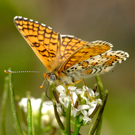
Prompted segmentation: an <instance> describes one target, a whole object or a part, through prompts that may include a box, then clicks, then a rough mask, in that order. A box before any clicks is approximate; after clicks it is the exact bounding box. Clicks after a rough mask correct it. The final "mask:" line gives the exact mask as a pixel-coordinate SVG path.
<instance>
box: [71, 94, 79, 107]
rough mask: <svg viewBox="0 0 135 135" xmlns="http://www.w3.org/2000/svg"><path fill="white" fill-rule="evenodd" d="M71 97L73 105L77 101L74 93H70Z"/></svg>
mask: <svg viewBox="0 0 135 135" xmlns="http://www.w3.org/2000/svg"><path fill="white" fill-rule="evenodd" d="M71 96H72V99H73V102H74V104H75V103H76V101H77V99H78V97H77V95H76V93H75V92H72V93H71Z"/></svg>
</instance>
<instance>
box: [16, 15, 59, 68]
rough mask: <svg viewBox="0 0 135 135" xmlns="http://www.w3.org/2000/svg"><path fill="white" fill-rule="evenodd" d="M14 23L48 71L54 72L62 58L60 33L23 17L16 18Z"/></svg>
mask: <svg viewBox="0 0 135 135" xmlns="http://www.w3.org/2000/svg"><path fill="white" fill-rule="evenodd" d="M14 22H15V25H16V27H17V29H18V30H19V31H20V33H21V34H22V35H23V37H24V39H25V40H26V41H27V42H28V44H29V45H30V47H31V48H32V49H33V51H34V52H35V54H36V55H37V56H38V58H39V59H40V60H41V61H42V63H43V64H44V65H45V66H46V67H47V69H48V70H49V71H53V70H54V69H55V68H56V67H58V65H57V64H58V63H59V62H58V60H59V58H60V35H59V33H57V32H55V31H53V30H52V28H50V27H47V26H46V25H45V24H41V23H38V22H37V21H33V20H31V19H27V18H23V17H15V18H14Z"/></svg>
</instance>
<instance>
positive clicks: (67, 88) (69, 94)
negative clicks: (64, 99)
mask: <svg viewBox="0 0 135 135" xmlns="http://www.w3.org/2000/svg"><path fill="white" fill-rule="evenodd" d="M65 87H66V90H67V92H68V95H69V96H70V98H71V102H72V104H73V106H74V107H75V104H74V102H73V98H72V96H71V94H70V91H69V90H68V87H67V85H65Z"/></svg>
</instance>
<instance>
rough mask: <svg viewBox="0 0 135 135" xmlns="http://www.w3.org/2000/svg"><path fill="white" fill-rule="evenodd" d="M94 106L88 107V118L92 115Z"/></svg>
mask: <svg viewBox="0 0 135 135" xmlns="http://www.w3.org/2000/svg"><path fill="white" fill-rule="evenodd" d="M96 106H97V105H96V104H93V105H92V106H91V107H90V109H89V110H88V116H90V115H91V114H92V113H93V111H94V110H95V108H96Z"/></svg>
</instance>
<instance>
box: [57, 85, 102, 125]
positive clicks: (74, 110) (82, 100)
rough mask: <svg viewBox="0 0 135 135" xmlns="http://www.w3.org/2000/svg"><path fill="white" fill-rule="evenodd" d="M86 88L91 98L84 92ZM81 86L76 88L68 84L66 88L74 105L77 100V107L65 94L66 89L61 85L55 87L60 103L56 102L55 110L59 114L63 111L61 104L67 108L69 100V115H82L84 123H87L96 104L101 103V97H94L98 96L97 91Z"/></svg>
mask: <svg viewBox="0 0 135 135" xmlns="http://www.w3.org/2000/svg"><path fill="white" fill-rule="evenodd" d="M86 89H87V91H88V93H89V96H90V97H92V98H93V100H92V99H89V97H88V96H87V94H86ZM86 89H85V86H83V88H77V87H75V86H69V87H68V90H69V91H70V94H71V97H72V99H73V103H74V105H75V104H76V102H77V104H78V105H77V107H74V106H73V104H72V102H71V97H70V96H69V95H68V94H67V90H66V89H65V88H64V87H63V86H62V85H59V86H57V87H56V90H57V91H58V92H59V93H60V95H59V101H60V103H59V104H57V110H58V112H59V113H60V114H62V113H63V109H62V106H61V105H60V104H62V105H63V106H64V107H66V108H68V105H69V102H71V115H72V116H73V117H76V116H77V115H80V114H81V115H80V116H83V121H84V123H85V124H88V123H90V122H91V118H90V116H91V114H92V113H93V111H94V110H95V109H96V107H97V105H101V104H102V100H101V99H95V98H96V97H97V96H98V93H97V92H95V93H94V92H93V90H92V89H90V88H88V87H86Z"/></svg>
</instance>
